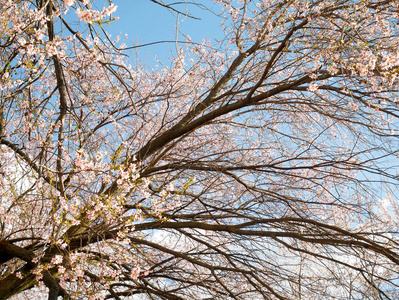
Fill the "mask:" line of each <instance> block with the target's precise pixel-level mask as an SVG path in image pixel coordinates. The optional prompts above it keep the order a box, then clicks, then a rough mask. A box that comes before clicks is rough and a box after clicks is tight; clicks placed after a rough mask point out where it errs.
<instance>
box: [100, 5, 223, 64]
mask: <svg viewBox="0 0 399 300" xmlns="http://www.w3.org/2000/svg"><path fill="white" fill-rule="evenodd" d="M114 3H115V4H116V5H118V9H117V11H116V13H115V14H114V16H117V17H119V18H120V19H119V20H118V21H115V22H112V23H111V24H110V26H107V25H104V27H105V29H106V30H107V31H108V32H109V33H111V34H112V36H113V37H116V36H117V35H118V34H119V33H122V36H124V34H128V40H127V41H128V45H129V46H130V45H132V44H133V41H136V40H137V41H138V43H139V44H145V43H151V42H156V41H162V40H171V41H174V40H175V28H176V24H177V23H176V22H177V17H178V20H179V29H180V30H181V31H182V32H184V33H186V34H188V35H189V36H190V37H191V39H192V41H194V42H201V40H203V39H204V38H209V39H211V40H213V39H215V38H217V39H222V38H223V37H224V34H223V31H222V29H221V27H220V23H221V21H222V18H221V17H218V16H216V15H215V14H213V13H211V12H210V11H207V10H204V9H200V8H198V7H196V6H193V5H191V6H189V7H188V9H189V11H190V12H191V14H192V15H194V16H195V17H198V18H200V20H194V19H191V18H187V17H184V16H183V15H179V16H177V13H172V12H170V11H168V10H167V9H166V8H164V7H161V6H159V5H157V4H155V3H153V2H151V1H149V0H115V1H114ZM201 3H202V4H203V5H206V6H207V7H209V8H211V9H212V10H215V11H219V12H221V9H220V7H219V5H217V4H215V3H214V2H213V1H209V0H203V1H201ZM105 5H107V4H105ZM179 8H180V9H181V10H183V11H184V10H185V8H184V5H181V6H179ZM179 40H184V38H183V37H182V36H181V35H179ZM174 47H175V45H174V43H169V44H168V43H166V44H157V45H152V46H147V47H144V48H142V49H141V50H140V54H141V57H142V58H143V59H144V58H145V57H148V64H149V65H150V66H151V65H153V64H155V61H154V59H153V57H154V55H156V56H157V58H158V59H160V60H162V61H164V60H166V59H167V58H168V57H171V56H172V54H171V51H173V49H174Z"/></svg>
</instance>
